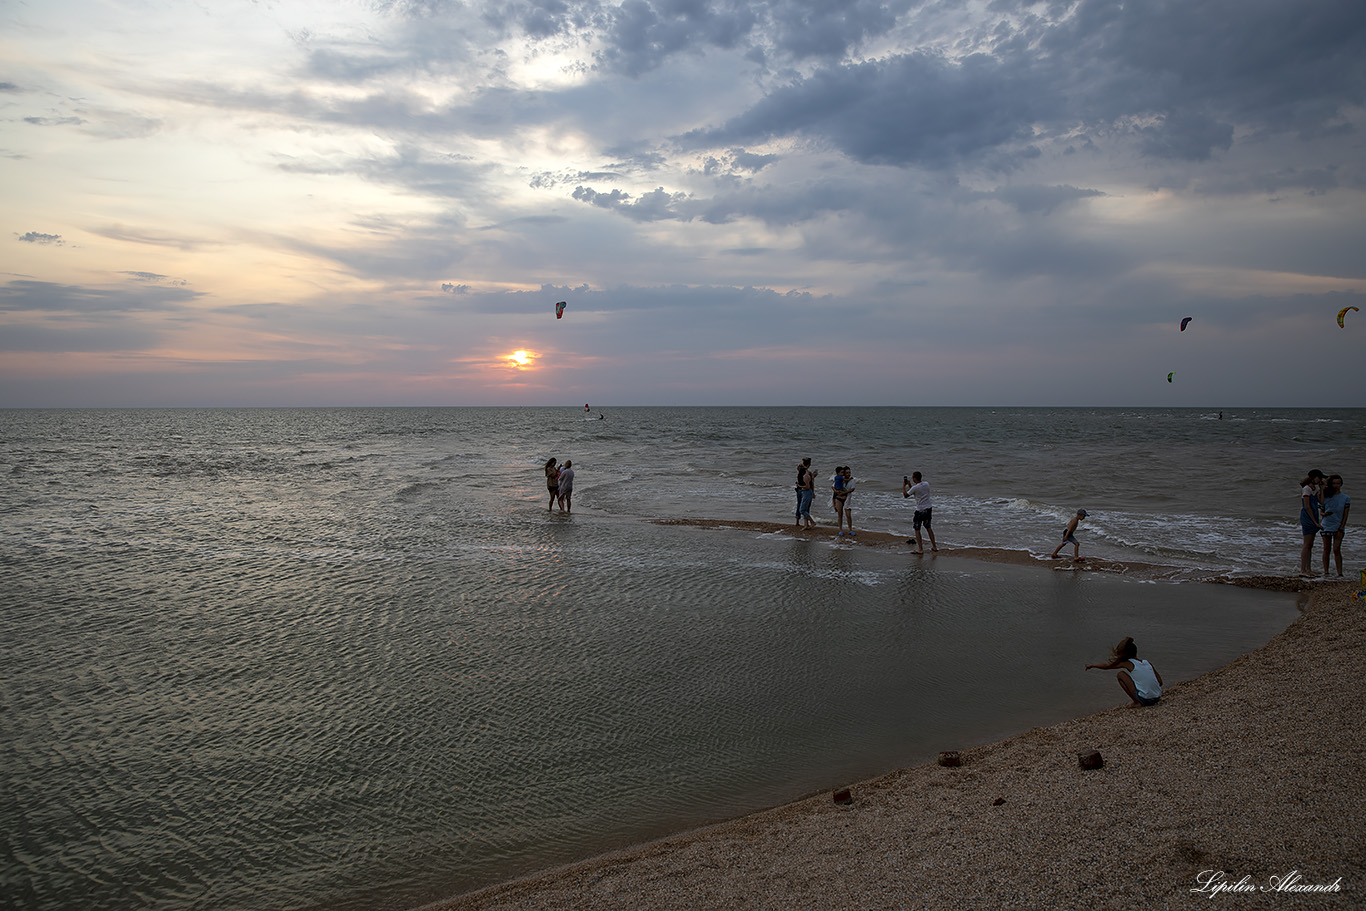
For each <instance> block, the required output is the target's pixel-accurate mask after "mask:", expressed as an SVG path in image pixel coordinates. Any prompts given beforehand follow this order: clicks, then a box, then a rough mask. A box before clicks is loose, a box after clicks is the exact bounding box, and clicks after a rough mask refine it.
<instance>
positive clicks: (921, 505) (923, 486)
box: [901, 471, 939, 554]
mask: <svg viewBox="0 0 1366 911" xmlns="http://www.w3.org/2000/svg"><path fill="white" fill-rule="evenodd" d="M901 496H902V498H903V499H904V498H906V497H915V516H914V517H913V518H912V519H911V522H912V524H913V525H915V537H914V538H911V539H908V540H907V541H906V543H907V544H914V545H915V550H914V551H912V553H917V554H923V553H924V552H925V543H924V542H923V541H922V540H921V538H920V526H922V525H923V526H925V531H927V532H929V534H930V550H932V551H937V550H939V545H938V544H937V543H935V540H934V526H933V524H931V523H932V521H933V519H934V508H933V507H932V506H931V505H930V482H929V481H922V480H921V479H920V472H918V471H913V472H911V476H910V477H909V478H902V479H901Z"/></svg>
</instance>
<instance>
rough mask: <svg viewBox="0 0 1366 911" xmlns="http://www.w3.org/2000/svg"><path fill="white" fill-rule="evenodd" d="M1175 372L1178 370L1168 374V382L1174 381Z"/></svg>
mask: <svg viewBox="0 0 1366 911" xmlns="http://www.w3.org/2000/svg"><path fill="white" fill-rule="evenodd" d="M1175 373H1176V371H1175V370H1173V371H1172V372H1171V373H1169V374H1167V382H1169V383H1170V382H1171V381H1172V376H1173V375H1174V374H1175Z"/></svg>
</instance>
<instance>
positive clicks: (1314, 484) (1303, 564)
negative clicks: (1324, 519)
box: [1300, 468, 1323, 576]
mask: <svg viewBox="0 0 1366 911" xmlns="http://www.w3.org/2000/svg"><path fill="white" fill-rule="evenodd" d="M1322 491H1323V472H1321V471H1319V470H1318V469H1317V468H1311V469H1309V474H1307V475H1305V476H1304V480H1303V481H1300V534H1301V535H1303V537H1304V543H1303V544H1301V545H1300V575H1301V576H1312V575H1313V574H1314V570H1313V566H1312V565H1311V564H1312V563H1313V560H1314V539H1315V538H1316V537H1318V534H1319V532H1320V531H1322V530H1323V525H1322V524H1321V523H1320V522H1319V497H1320V495H1321V493H1322Z"/></svg>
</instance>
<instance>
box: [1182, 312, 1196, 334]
mask: <svg viewBox="0 0 1366 911" xmlns="http://www.w3.org/2000/svg"><path fill="white" fill-rule="evenodd" d="M1192 319H1194V317H1190V316H1188V317H1186V318H1185V319H1183V320H1182V321H1181V331H1182V332H1185V331H1186V324H1187V323H1189V322H1190V321H1191V320H1192Z"/></svg>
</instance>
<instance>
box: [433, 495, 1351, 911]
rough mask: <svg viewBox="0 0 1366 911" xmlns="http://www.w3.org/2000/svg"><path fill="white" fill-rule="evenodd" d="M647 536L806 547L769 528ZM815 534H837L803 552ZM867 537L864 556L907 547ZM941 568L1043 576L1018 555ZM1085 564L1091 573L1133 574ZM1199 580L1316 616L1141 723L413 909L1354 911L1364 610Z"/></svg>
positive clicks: (1101, 725) (1317, 593) (1070, 727)
mask: <svg viewBox="0 0 1366 911" xmlns="http://www.w3.org/2000/svg"><path fill="white" fill-rule="evenodd" d="M658 521H660V522H661V524H683V525H694V526H699V527H710V528H745V529H750V530H758V531H763V532H772V531H784V532H787V531H790V532H793V533H795V534H797V535H801V534H803V530H801V529H795V528H792V527H791V526H784V525H780V524H777V523H764V522H735V521H730V522H726V521H712V520H689V519H683V520H679V519H666V520H658ZM817 532H823V533H824V534H826V535H828V534H829V530H828V529H812V530H811V531H810V532H807V534H810V535H813V536H814V535H815V534H816V533H817ZM865 534H866V535H867V537H866V538H865ZM858 537H859V539H860V540H859V542H858V543H861V544H868V545H874V546H877V545H885V544H899V545H903V546H904V540H905V539H904V538H900V537H898V536H895V535H891V534H886V533H877V532H867V533H860V535H859V536H858ZM939 554H941V555H944V556H953V557H963V558H970V559H977V560H983V559H984V560H986V561H988V562H1011V563H1019V564H1027V565H1039V564H1040V563H1043V564H1044V565H1049V564H1050V563H1051V562H1052V561H1049V560H1040V559H1037V558H1035V557H1033V555H1030V554H1028V553H1027V552H1023V551H1006V550H1002V551H986V552H985V553H984V552H983V550H982V549H978V548H941V549H940V551H939ZM926 556H927V557H928V556H929V553H928V552H927V554H926ZM1067 562H1068V563H1070V562H1071V561H1067ZM1095 562H1096V563H1097V564H1100V565H1097V566H1088V567H1085V568H1087V569H1095V570H1097V571H1108V572H1121V573H1127V572H1130V571H1132V569H1131V567H1130V566H1128V565H1125V564H1117V565H1114V566H1107V565H1106V564H1110V563H1113V561H1095ZM1138 566H1140V567H1143V568H1144V569H1146V565H1144V564H1139V565H1138ZM1139 574H1141V575H1146V573H1145V572H1143V570H1139ZM1203 581H1210V582H1222V583H1225V584H1236V585H1240V586H1245V587H1254V588H1265V589H1270V590H1277V591H1300V592H1307V603H1306V604H1304V605H1302V607H1301V613H1300V616H1299V617H1298V618H1297V619H1296V620H1295V621H1294V622H1293V623H1291V625H1290V626H1289V627H1287V628H1286V629H1285V630H1284V631H1282V632H1280V633H1278V634H1277V635H1276V636H1274V637H1272V639H1271V640H1270V641H1269V642H1267V643H1266V644H1265V645H1263V646H1262V647H1260V648H1258V649H1256V650H1254V651H1252V652H1249V653H1248V654H1245V655H1243V656H1241V657H1239V658H1236V659H1234V660H1233V661H1232V662H1230V663H1229V664H1227V665H1224V666H1223V667H1221V668H1218V669H1216V670H1213V671H1210V672H1209V673H1206V674H1204V675H1202V676H1200V677H1197V678H1195V679H1193V680H1188V681H1184V682H1180V683H1175V684H1173V685H1171V686H1169V687H1166V688H1165V691H1164V694H1163V698H1162V701H1161V702H1160V703H1158V704H1157V705H1156V706H1153V707H1151V708H1143V709H1130V708H1127V707H1117V708H1113V709H1107V710H1104V711H1101V712H1098V713H1096V714H1093V715H1088V716H1085V717H1082V718H1077V719H1073V720H1070V721H1064V722H1061V723H1059V724H1055V725H1050V726H1046V727H1037V728H1033V729H1031V730H1028V731H1025V732H1023V733H1020V734H1016V735H1014V736H1012V737H1008V738H1006V739H1004V740H1000V741H997V742H994V743H990V744H986V745H983V746H978V747H972V748H968V749H964V750H962V751H961V755H962V765H961V766H960V767H956V768H949V767H941V766H939V765H937V764H935V763H928V764H925V765H921V766H916V767H912V768H904V769H897V770H895V771H891V772H889V773H887V774H885V775H882V776H880V777H877V778H873V779H869V780H866V781H862V782H856V783H850V785H849V786H848V787H849V791H850V800H849V801H848V802H846V803H837V802H836V801H835V800H834V799H832V794H831V792H828V791H825V792H820V793H817V794H813V795H809V796H807V797H804V798H800V799H798V800H796V801H793V802H791V803H787V804H783V805H780V806H776V807H773V808H770V809H767V810H762V811H759V812H756V813H752V814H749V815H746V816H742V817H739V818H736V819H731V820H727V821H723V822H720V823H716V824H713V825H709V826H705V827H702V828H698V829H693V830H688V831H684V832H680V833H676V834H673V835H670V836H666V837H664V838H662V839H658V840H655V841H651V842H647V843H645V844H640V845H636V846H633V847H629V848H625V849H621V850H617V851H612V852H609V853H606V854H602V855H599V856H596V857H593V858H590V859H587V860H583V861H579V862H576V863H572V864H569V865H565V866H558V867H554V868H550V869H547V870H543V871H540V872H538V873H534V874H531V875H529V876H526V877H522V878H518V879H514V880H511V881H509V882H505V883H501V884H497V885H493V886H488V887H485V888H482V889H479V890H476V891H472V892H468V893H464V894H461V895H457V896H454V897H451V898H448V899H443V900H440V901H438V902H435V903H432V904H429V905H427V906H425V908H426V909H428V911H471V909H478V911H493V909H506V911H512V909H516V911H541V909H552V908H554V909H559V908H564V907H574V908H604V909H606V908H621V907H635V906H639V907H648V908H652V909H655V908H677V909H690V911H691V909H716V911H721V909H726V911H730V909H733V908H736V907H747V908H773V909H779V908H782V909H789V908H794V907H812V908H814V907H832V908H843V907H850V908H852V907H870V908H891V907H901V906H909V907H916V908H927V909H938V908H944V909H949V908H954V909H957V908H960V907H962V906H963V905H964V904H965V903H966V904H968V905H969V906H970V907H1012V906H1016V907H1078V908H1080V907H1086V908H1115V909H1121V908H1122V909H1129V908H1134V907H1169V906H1172V905H1174V904H1180V905H1182V906H1185V905H1186V904H1187V902H1193V901H1195V900H1197V899H1201V900H1208V899H1209V898H1210V897H1211V894H1213V893H1212V892H1210V891H1206V892H1204V893H1198V892H1194V891H1193V890H1196V889H1199V888H1201V886H1202V882H1201V881H1199V880H1198V879H1197V877H1199V876H1201V875H1202V873H1204V872H1205V871H1212V872H1211V874H1210V876H1211V877H1214V876H1215V874H1220V873H1222V874H1225V875H1226V877H1227V880H1226V883H1225V884H1226V885H1227V886H1229V887H1232V886H1233V885H1235V884H1237V883H1238V882H1239V881H1240V880H1242V879H1243V877H1245V876H1246V877H1250V879H1248V880H1247V881H1246V883H1245V884H1244V885H1245V886H1246V885H1247V883H1251V884H1252V885H1253V886H1254V887H1256V888H1258V889H1261V887H1267V890H1264V891H1258V892H1256V894H1246V895H1240V896H1239V897H1238V899H1237V900H1238V901H1239V902H1240V903H1242V902H1247V901H1251V902H1253V903H1256V904H1258V905H1259V906H1263V907H1271V906H1272V905H1273V904H1274V905H1279V904H1283V903H1284V902H1286V901H1290V902H1292V903H1294V902H1296V901H1297V900H1308V901H1313V903H1314V905H1313V906H1314V907H1315V908H1347V907H1359V906H1360V905H1361V904H1362V903H1363V901H1366V896H1364V895H1363V892H1364V891H1366V851H1363V849H1362V842H1363V838H1366V800H1363V799H1362V798H1363V796H1366V735H1363V732H1362V731H1361V730H1360V727H1361V726H1360V719H1361V717H1362V711H1363V709H1362V705H1363V703H1364V702H1366V699H1363V697H1364V696H1366V684H1363V682H1362V680H1361V678H1360V677H1359V676H1358V675H1357V674H1355V673H1354V672H1353V671H1354V668H1355V665H1356V664H1357V663H1359V662H1360V659H1361V656H1362V655H1363V654H1366V603H1364V602H1361V601H1355V600H1353V598H1352V594H1353V592H1354V591H1355V589H1356V585H1355V584H1354V583H1352V582H1349V581H1346V580H1341V581H1324V580H1318V581H1309V582H1306V581H1304V580H1300V579H1298V578H1287V577H1277V576H1258V577H1239V578H1233V579H1230V578H1207V579H1205V580H1203ZM1103 673H1104V674H1105V676H1106V677H1107V678H1111V679H1107V681H1106V682H1107V683H1108V684H1109V685H1111V686H1113V687H1114V689H1115V691H1116V693H1115V696H1116V702H1117V703H1118V702H1120V701H1122V700H1123V694H1122V693H1120V692H1119V691H1118V686H1117V685H1115V684H1114V681H1113V679H1112V675H1110V674H1109V673H1108V672H1103ZM1090 750H1097V751H1099V752H1100V754H1101V755H1102V756H1103V758H1104V766H1103V767H1102V768H1100V769H1097V770H1091V771H1083V770H1081V769H1080V768H1079V762H1078V757H1079V754H1081V753H1085V752H1087V751H1090ZM1296 871H1297V873H1296ZM1292 873H1294V874H1295V875H1298V876H1299V877H1300V879H1299V880H1297V881H1296V886H1304V885H1322V886H1325V887H1326V886H1328V885H1329V884H1334V883H1336V887H1335V888H1336V889H1337V890H1338V891H1333V892H1327V893H1309V894H1305V893H1288V892H1283V891H1282V892H1277V891H1270V890H1271V889H1274V887H1275V886H1276V884H1277V883H1278V882H1281V881H1282V880H1281V879H1280V878H1281V877H1287V876H1290V875H1292ZM1220 881H1223V880H1220ZM1208 884H1209V885H1210V888H1211V889H1213V888H1215V887H1216V886H1217V883H1216V882H1215V881H1214V879H1213V878H1212V879H1210V880H1209V883H1208ZM1242 891H1244V892H1247V891H1248V889H1246V888H1244V889H1243V890H1242ZM1229 900H1233V899H1229ZM1264 903H1265V904H1264ZM1191 906H1192V907H1194V905H1193V904H1192V905H1191Z"/></svg>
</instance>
